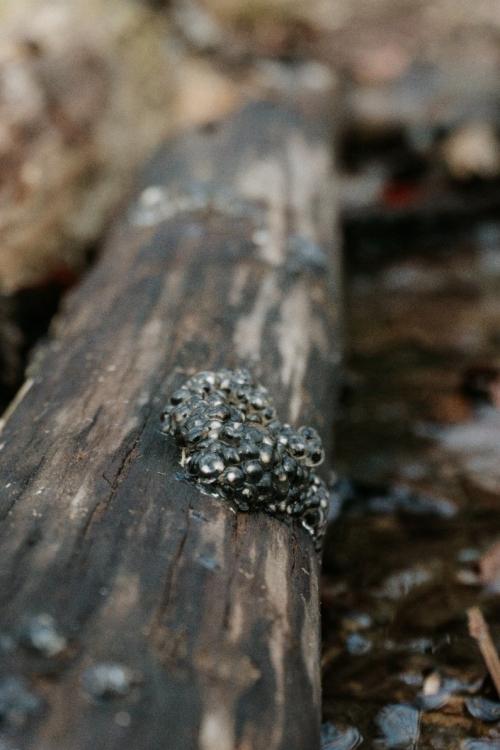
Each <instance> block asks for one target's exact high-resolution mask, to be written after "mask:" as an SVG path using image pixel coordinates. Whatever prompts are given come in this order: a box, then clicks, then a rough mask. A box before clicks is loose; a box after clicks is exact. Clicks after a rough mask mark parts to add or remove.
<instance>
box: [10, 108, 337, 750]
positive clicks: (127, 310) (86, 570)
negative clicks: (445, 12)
mask: <svg viewBox="0 0 500 750" xmlns="http://www.w3.org/2000/svg"><path fill="white" fill-rule="evenodd" d="M328 122H329V119H328V118H325V117H323V116H320V113H319V111H316V110H311V109H309V112H308V113H307V112H306V113H304V112H300V111H298V110H295V109H291V108H290V107H288V106H285V105H278V104H274V103H271V102H259V103H255V104H250V105H248V106H247V107H246V108H245V109H244V110H243V111H242V112H241V113H239V114H237V115H235V116H234V117H233V118H232V119H230V120H229V121H227V122H226V123H224V124H223V125H220V126H219V125H214V126H213V127H209V128H205V129H203V130H201V131H198V132H196V133H193V134H190V135H187V136H185V137H182V138H180V139H179V140H178V141H176V142H175V143H173V144H169V145H167V146H166V147H165V148H163V149H162V150H160V152H159V153H158V154H157V155H156V156H155V158H154V159H153V160H152V161H151V163H150V165H149V167H148V168H147V169H146V171H145V173H144V175H143V178H142V182H141V184H139V186H138V188H137V194H136V196H135V197H134V199H133V201H132V203H131V206H130V209H129V211H128V212H127V214H126V216H124V217H123V219H122V220H121V221H119V222H118V224H117V225H116V226H115V228H114V230H113V231H112V232H111V235H110V237H109V240H108V242H107V246H106V248H105V250H104V252H103V254H102V257H101V258H100V260H99V262H98V264H97V265H96V267H95V268H94V270H93V271H92V272H91V273H90V275H89V276H88V278H87V279H86V280H85V281H84V283H83V284H82V285H81V286H80V287H79V289H77V290H76V292H74V293H73V294H72V295H71V296H70V298H69V299H68V300H67V303H66V305H65V309H64V310H63V311H62V313H61V314H60V316H59V318H58V321H57V325H55V326H54V330H53V336H52V339H51V341H50V343H49V344H48V345H47V346H46V347H45V349H44V350H43V351H42V352H41V353H40V355H39V356H38V357H37V358H36V359H35V361H34V363H33V365H32V367H31V372H30V376H29V378H28V379H27V381H26V383H25V385H24V387H23V389H22V390H21V392H20V394H19V396H18V398H17V400H16V402H15V403H14V404H13V406H12V408H11V409H10V411H9V413H8V414H7V415H6V417H5V419H4V422H3V425H2V432H1V434H0V488H1V491H0V512H1V522H0V549H1V562H0V635H1V638H0V657H1V661H2V666H1V675H2V676H1V678H0V714H1V716H0V719H1V720H2V722H1V724H0V731H1V732H2V735H1V736H3V737H4V738H5V741H9V742H10V741H12V742H13V743H14V745H15V747H16V748H23V749H24V748H36V749H37V750H52V749H53V748H58V750H76V749H79V748H93V749H94V750H95V749H97V748H122V747H124V746H128V747H133V748H134V749H136V750H139V749H140V748H147V749H148V750H154V749H155V748H163V747H170V748H175V750H184V749H186V750H187V749H188V748H189V749H191V748H200V750H233V749H234V748H240V749H241V750H250V749H251V750H259V748H264V747H265V748H266V749H267V750H274V749H275V748H276V749H278V748H280V749H283V750H284V749H285V748H287V750H295V749H296V750H309V748H311V750H313V749H314V748H317V747H318V746H319V713H320V687H319V602H318V560H317V556H316V554H315V552H314V550H313V544H312V541H311V540H310V539H309V538H308V536H307V535H306V534H305V532H304V531H303V530H301V529H299V528H296V527H294V526H289V525H286V524H284V523H282V522H280V521H278V520H276V519H273V518H271V517H268V516H265V515H260V514H241V513H240V514H235V513H234V512H233V510H232V509H231V508H230V507H229V505H228V504H226V503H224V502H222V501H221V500H217V499H214V498H211V497H209V496H206V495H202V494H200V493H199V492H198V490H197V489H196V488H195V487H193V486H191V485H188V484H186V483H184V482H183V481H180V480H179V478H178V475H179V471H180V467H179V463H178V459H179V456H178V451H177V448H176V446H175V444H174V443H173V441H171V440H170V439H169V438H167V437H165V436H163V435H161V434H160V432H159V426H160V413H161V410H162V407H163V405H164V403H165V400H166V398H167V395H168V394H169V393H170V392H171V391H172V389H173V388H175V387H176V386H177V385H178V384H179V383H180V382H181V381H182V380H183V379H184V378H185V377H186V376H187V375H189V374H191V373H193V372H194V371H197V370H199V369H209V368H212V367H219V366H230V367H231V366H236V365H240V364H246V365H248V366H250V368H251V369H252V371H253V372H254V373H255V374H256V376H257V377H258V378H259V380H260V381H261V382H262V383H263V384H265V385H266V386H267V387H268V388H269V390H270V392H271V394H272V395H273V396H274V398H275V401H276V405H277V407H278V412H279V415H280V417H281V419H283V420H289V421H291V422H292V423H294V424H302V423H304V424H311V425H313V426H315V427H316V428H317V429H318V430H319V431H320V433H321V435H322V436H323V438H324V439H325V442H326V443H327V447H328V443H329V441H328V436H329V434H330V433H331V425H332V417H333V411H334V407H335V384H336V382H337V367H338V358H339V339H338V286H337V285H338V270H337V259H338V247H337V244H336V240H335V227H334V216H335V209H334V205H335V201H334V197H335V196H334V192H335V191H334V181H333V168H332V163H331V149H330V145H331V144H330V139H331V132H330V126H329V125H328ZM325 123H326V124H325ZM5 695H8V696H10V698H9V699H8V700H7V702H6V700H5V697H4V700H3V703H2V696H5ZM9 701H10V703H9ZM2 706H3V708H2Z"/></svg>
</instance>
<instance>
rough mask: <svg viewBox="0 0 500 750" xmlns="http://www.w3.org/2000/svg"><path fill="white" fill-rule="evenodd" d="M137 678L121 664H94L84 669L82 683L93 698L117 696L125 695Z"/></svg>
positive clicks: (137, 680)
mask: <svg viewBox="0 0 500 750" xmlns="http://www.w3.org/2000/svg"><path fill="white" fill-rule="evenodd" d="M137 682H139V679H138V677H137V675H136V674H135V673H134V672H133V671H132V670H131V669H130V668H129V667H126V666H124V665H122V664H115V663H105V662H104V663H102V664H95V665H94V666H92V667H89V668H88V669H86V670H85V672H84V673H83V676H82V683H83V686H84V688H85V689H86V691H87V692H88V693H89V694H90V695H91V696H92V697H93V698H101V699H107V698H118V697H123V696H125V695H127V694H128V693H129V692H130V690H131V689H132V687H133V685H134V684H137Z"/></svg>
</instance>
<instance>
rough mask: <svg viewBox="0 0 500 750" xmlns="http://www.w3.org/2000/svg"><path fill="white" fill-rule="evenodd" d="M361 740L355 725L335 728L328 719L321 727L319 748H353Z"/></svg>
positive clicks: (340, 749)
mask: <svg viewBox="0 0 500 750" xmlns="http://www.w3.org/2000/svg"><path fill="white" fill-rule="evenodd" d="M362 742H363V737H362V735H361V734H360V732H359V731H358V730H357V729H356V728H355V727H347V728H346V729H337V727H335V726H334V725H333V724H331V723H330V722H329V721H328V722H326V723H325V724H323V726H322V727H321V750H354V749H355V748H356V747H359V745H361V743H362Z"/></svg>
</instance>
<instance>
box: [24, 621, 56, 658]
mask: <svg viewBox="0 0 500 750" xmlns="http://www.w3.org/2000/svg"><path fill="white" fill-rule="evenodd" d="M21 643H23V645H24V646H26V647H27V648H30V649H32V650H33V651H36V652H37V653H39V654H41V655H42V656H47V657H52V656H57V655H58V654H60V653H61V652H62V651H64V649H65V648H66V646H67V641H66V638H65V637H64V636H63V635H61V633H60V632H59V631H58V629H57V626H56V622H55V620H54V618H53V617H52V616H51V615H49V614H47V613H41V614H39V615H35V616H34V617H32V618H31V619H30V620H29V621H28V622H27V623H26V625H25V626H24V627H23V629H22V631H21Z"/></svg>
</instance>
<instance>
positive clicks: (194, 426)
mask: <svg viewBox="0 0 500 750" xmlns="http://www.w3.org/2000/svg"><path fill="white" fill-rule="evenodd" d="M162 429H163V432H165V433H168V434H170V435H173V436H174V437H175V439H176V440H177V442H178V444H179V445H180V446H181V449H182V458H181V464H182V465H183V466H184V469H185V472H186V476H187V477H188V478H189V479H190V480H191V481H193V482H195V483H196V484H198V485H201V486H202V487H203V488H204V489H205V490H207V491H208V492H210V493H211V494H214V495H218V496H220V497H222V498H224V499H226V500H229V501H230V502H232V503H233V504H234V506H236V507H237V508H238V509H239V510H241V511H257V510H261V511H264V512H266V513H270V514H272V515H275V516H278V517H281V518H290V517H291V518H296V519H298V521H299V522H300V524H301V525H302V526H303V527H304V528H305V529H306V530H307V531H308V532H309V534H311V536H312V537H313V538H314V540H315V542H316V545H317V546H318V547H319V545H320V542H321V538H322V536H323V534H324V529H325V524H326V515H327V510H328V497H329V494H328V490H327V488H326V486H325V483H324V482H323V481H322V480H321V479H320V478H319V477H318V476H316V474H315V472H314V467H315V466H318V464H320V463H321V462H322V461H323V458H324V451H323V447H322V444H321V440H320V437H319V435H318V433H317V432H316V430H314V429H312V428H311V427H299V428H298V429H294V428H292V427H291V426H290V425H288V424H283V423H282V422H280V420H279V419H278V418H277V415H276V411H275V408H274V406H273V403H272V399H271V397H270V396H269V393H268V391H267V390H266V389H265V388H263V387H262V386H261V385H259V384H257V383H255V382H254V381H253V380H252V377H251V375H250V373H249V372H248V371H247V370H243V369H239V370H226V369H224V370H218V371H217V372H200V373H198V374H196V375H194V376H193V377H191V378H189V380H187V381H186V382H185V383H184V385H182V386H181V388H179V389H178V390H177V391H175V393H173V394H172V396H171V398H170V403H169V404H168V406H167V407H166V409H165V410H164V412H163V414H162Z"/></svg>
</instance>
